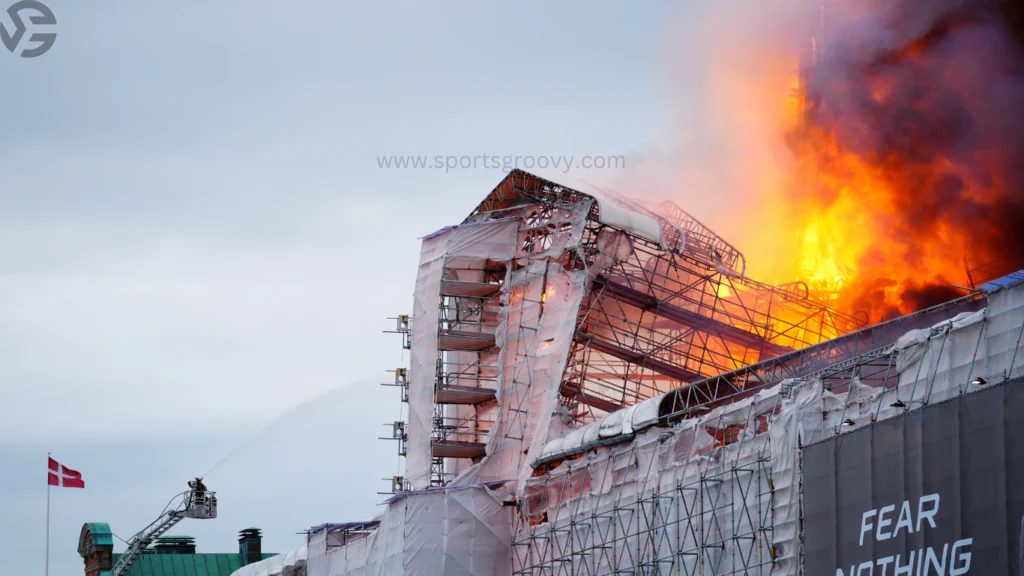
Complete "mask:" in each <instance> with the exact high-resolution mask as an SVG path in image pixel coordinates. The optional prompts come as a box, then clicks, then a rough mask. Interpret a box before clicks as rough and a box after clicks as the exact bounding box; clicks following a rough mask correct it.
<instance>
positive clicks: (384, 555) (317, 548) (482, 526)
mask: <svg viewBox="0 0 1024 576" xmlns="http://www.w3.org/2000/svg"><path fill="white" fill-rule="evenodd" d="M514 510H515V508H514V507H511V506H504V505H503V504H502V501H501V500H500V499H499V497H498V496H497V495H496V494H495V493H494V492H493V491H492V490H490V489H488V488H487V487H485V486H481V485H477V486H461V487H453V488H447V489H444V490H428V491H424V492H413V493H409V494H407V495H405V496H403V497H400V498H397V499H395V500H393V501H391V502H390V503H389V504H388V506H387V509H386V510H385V511H384V514H383V515H382V516H381V518H380V521H381V523H380V526H379V527H378V528H377V530H375V531H373V532H372V533H370V534H369V535H368V536H366V537H365V538H362V539H359V540H356V541H354V542H350V543H347V544H345V545H344V546H338V547H331V546H329V545H328V542H327V539H326V538H325V537H324V536H323V535H322V533H317V534H313V535H311V537H310V545H309V546H310V547H309V562H308V567H307V570H308V576H349V575H359V576H391V575H393V574H406V575H410V576H440V575H442V574H443V575H457V576H461V575H465V576H472V575H481V576H487V575H492V574H493V575H496V576H497V575H506V574H509V573H510V571H511V562H512V561H511V550H510V548H511V536H510V533H509V532H510V526H511V524H512V521H511V516H512V512H513V511H514Z"/></svg>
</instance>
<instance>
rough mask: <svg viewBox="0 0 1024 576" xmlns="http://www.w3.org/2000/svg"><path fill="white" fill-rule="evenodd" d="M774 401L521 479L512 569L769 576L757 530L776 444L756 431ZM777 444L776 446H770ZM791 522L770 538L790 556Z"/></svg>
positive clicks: (646, 435)
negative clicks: (729, 438)
mask: <svg viewBox="0 0 1024 576" xmlns="http://www.w3.org/2000/svg"><path fill="white" fill-rule="evenodd" d="M777 390H778V389H777V388H776V389H773V390H771V391H767V392H763V393H762V394H760V395H759V396H758V397H757V398H749V399H747V400H744V401H742V402H738V403H736V404H734V405H730V406H728V407H725V408H720V409H717V410H715V411H713V412H711V413H709V414H707V415H705V416H702V417H700V418H697V419H693V420H689V421H686V422H684V423H682V425H681V426H679V427H678V428H673V429H671V430H669V429H665V428H649V429H647V430H646V431H643V432H640V433H638V434H637V436H636V437H635V439H634V440H633V441H632V442H626V443H622V444H618V445H615V446H612V447H609V448H600V449H598V450H596V451H593V450H592V451H589V452H588V453H587V454H586V455H584V456H583V457H581V458H578V459H572V460H566V461H564V462H563V463H562V464H560V465H559V466H558V468H556V469H555V470H553V471H552V472H550V473H549V474H547V475H545V476H542V477H538V478H531V479H529V480H528V481H527V482H526V486H525V489H524V492H523V494H522V499H523V500H522V501H523V514H524V516H525V518H526V521H524V522H523V523H521V524H520V532H519V533H517V534H516V537H515V539H516V542H517V548H516V550H517V554H516V557H515V561H516V562H517V566H516V569H522V568H525V569H527V572H530V571H532V572H533V573H535V574H539V573H541V571H540V570H539V568H540V566H543V565H549V566H550V565H554V566H567V565H571V566H576V567H586V568H587V569H586V570H581V571H580V572H579V573H589V574H605V573H630V574H637V573H639V574H652V573H665V574H677V573H682V574H726V573H733V571H736V573H743V570H744V568H746V569H747V570H748V572H747V573H748V574H768V573H769V567H770V564H771V549H770V547H771V545H772V543H773V541H772V540H770V539H768V538H765V534H767V533H770V532H765V531H764V530H763V529H764V528H765V527H766V526H764V524H765V523H768V522H770V518H771V517H772V512H771V505H772V494H771V489H770V484H771V480H770V477H771V468H770V466H769V460H770V458H771V455H772V444H773V443H774V442H775V436H773V435H769V434H765V433H763V430H761V432H762V433H759V434H755V432H757V431H758V426H759V418H762V417H766V416H765V415H770V414H773V413H774V412H775V410H776V408H777V404H778V403H779V402H780V399H779V396H778V394H777ZM637 411H639V409H637V410H636V411H634V412H633V414H636V412H637ZM626 412H628V410H623V411H620V412H619V413H616V414H622V415H620V416H619V417H617V418H616V420H619V421H623V419H624V417H625V413H626ZM609 418H611V416H609ZM820 418H821V413H820V411H819V412H818V419H819V420H820ZM798 420H799V419H798V418H790V419H789V420H787V422H790V421H792V422H795V421H798ZM729 427H732V428H729ZM737 427H743V428H744V430H745V431H746V432H744V431H738V432H737V433H736V435H735V437H734V440H735V442H734V443H732V444H730V445H727V446H724V447H723V446H721V444H722V442H721V440H720V438H716V434H719V435H721V434H722V431H724V430H726V429H730V430H735V429H736V428H737ZM790 428H795V424H794V425H791V426H790ZM769 438H771V442H769ZM785 440H786V437H785V435H783V438H782V439H781V440H780V442H783V443H784V442H785ZM792 461H793V458H792V457H790V458H789V462H790V466H791V467H792ZM783 472H787V473H788V472H789V470H784V471H783ZM793 484H794V487H793V489H792V491H793V492H794V493H795V490H796V488H795V483H793ZM786 489H787V490H788V489H789V484H788V483H787V485H786ZM796 517H797V516H794V522H793V526H792V527H790V528H789V530H788V534H786V535H782V534H778V533H776V538H775V540H774V543H775V544H776V545H777V546H779V545H780V544H781V546H782V548H783V549H785V548H787V547H788V548H790V549H791V550H793V551H794V552H795V551H797V547H796V546H795V545H793V543H792V542H789V540H795V539H796V536H797V530H796V525H795V520H796ZM530 522H533V523H535V524H536V525H534V526H530ZM769 527H770V526H769ZM783 541H785V542H786V544H782V542H783ZM723 542H724V546H723V545H722V543H723ZM673 562H675V564H673ZM531 568H533V569H532V570H530V569H531ZM776 573H786V572H778V571H777V572H776Z"/></svg>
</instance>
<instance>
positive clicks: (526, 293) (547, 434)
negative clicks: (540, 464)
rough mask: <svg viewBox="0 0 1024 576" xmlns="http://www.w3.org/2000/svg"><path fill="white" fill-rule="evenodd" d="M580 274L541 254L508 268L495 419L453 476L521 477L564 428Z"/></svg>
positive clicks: (580, 294)
mask: <svg viewBox="0 0 1024 576" xmlns="http://www.w3.org/2000/svg"><path fill="white" fill-rule="evenodd" d="M585 281H586V273H585V272H583V271H567V270H564V269H563V268H562V267H561V265H559V264H558V263H557V262H549V261H547V260H546V259H545V260H541V261H539V262H531V263H530V264H529V265H527V266H526V267H525V268H522V269H520V270H516V271H515V272H513V273H512V274H510V276H509V280H508V282H507V283H506V284H507V286H506V290H507V293H506V294H505V295H503V297H505V298H506V299H507V300H506V302H507V304H506V306H504V310H505V317H504V318H503V319H502V322H501V324H500V326H499V329H498V335H497V340H498V343H499V346H500V347H501V352H500V353H499V356H498V358H499V360H498V362H499V365H500V366H501V371H500V373H499V375H498V382H497V397H498V404H499V410H498V418H497V421H496V422H495V423H494V425H493V426H492V427H491V432H490V434H489V435H488V438H487V456H486V457H484V459H483V461H482V462H481V463H480V464H479V466H477V467H476V468H474V469H472V470H471V471H470V472H469V473H468V474H467V475H465V476H464V477H459V478H457V479H456V482H459V483H468V482H480V481H492V480H508V479H513V478H517V477H518V478H520V481H525V478H526V477H527V476H528V475H529V473H530V470H531V469H530V467H529V465H528V462H529V461H530V460H532V457H528V456H527V454H535V455H536V454H540V453H542V452H543V450H544V445H545V444H547V442H548V440H549V438H557V437H559V436H562V435H563V434H564V433H566V432H567V431H568V430H567V429H566V428H565V427H564V424H563V423H562V422H561V420H560V419H559V418H558V417H557V416H554V415H555V414H556V412H557V404H558V389H559V386H560V385H561V383H562V373H563V372H564V370H565V363H566V360H567V358H568V354H569V347H570V346H571V344H572V336H573V331H574V327H575V325H576V314H577V311H578V310H579V306H580V303H581V301H582V299H583V295H584V294H585V292H586V285H585V284H586V282H585Z"/></svg>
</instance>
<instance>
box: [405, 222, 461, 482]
mask: <svg viewBox="0 0 1024 576" xmlns="http://www.w3.org/2000/svg"><path fill="white" fill-rule="evenodd" d="M451 234H452V231H451V230H445V231H443V232H441V233H438V234H433V235H431V236H428V237H427V238H425V239H424V240H423V245H422V247H421V249H420V265H419V270H418V272H417V274H416V291H415V293H414V294H413V310H412V318H411V320H410V321H411V324H412V325H411V326H410V330H411V332H412V333H411V345H410V349H409V423H408V426H407V428H406V429H407V432H408V435H409V439H408V442H407V444H406V450H407V452H406V458H405V475H406V478H408V480H409V483H410V484H411V485H412V487H413V488H414V489H423V488H426V487H427V486H429V485H430V457H431V448H430V430H431V425H432V422H433V417H434V377H435V374H436V372H437V316H438V312H437V309H438V301H439V299H440V297H441V277H442V272H443V270H444V254H445V249H446V247H447V245H448V239H449V237H450V236H451Z"/></svg>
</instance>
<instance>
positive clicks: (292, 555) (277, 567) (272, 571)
mask: <svg viewBox="0 0 1024 576" xmlns="http://www.w3.org/2000/svg"><path fill="white" fill-rule="evenodd" d="M307 554H308V548H307V545H306V544H303V545H302V546H299V547H298V548H292V549H291V550H289V551H287V552H282V553H281V554H278V555H277V556H271V557H270V558H267V559H266V560H261V561H259V562H255V563H253V564H249V565H248V566H243V567H241V568H239V569H238V570H235V571H234V572H232V573H231V576H306V557H307Z"/></svg>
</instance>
